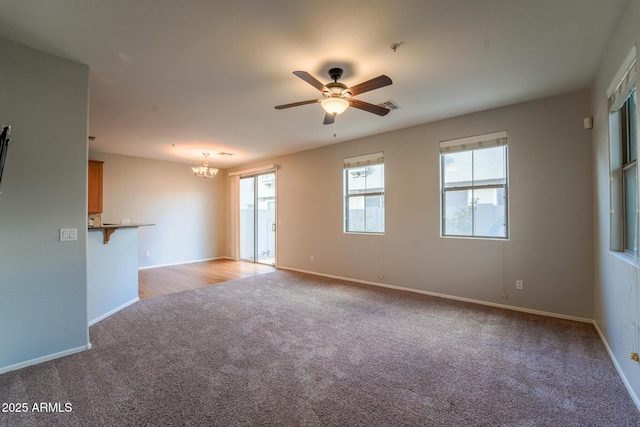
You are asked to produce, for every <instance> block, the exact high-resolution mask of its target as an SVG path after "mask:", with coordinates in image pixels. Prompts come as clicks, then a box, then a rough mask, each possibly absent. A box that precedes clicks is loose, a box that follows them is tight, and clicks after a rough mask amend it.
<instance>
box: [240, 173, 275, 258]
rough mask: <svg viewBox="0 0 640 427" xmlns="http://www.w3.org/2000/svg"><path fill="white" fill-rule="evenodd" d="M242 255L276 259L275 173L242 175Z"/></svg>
mask: <svg viewBox="0 0 640 427" xmlns="http://www.w3.org/2000/svg"><path fill="white" fill-rule="evenodd" d="M239 201H240V259H242V260H245V261H252V262H259V263H262V264H271V265H274V264H275V262H276V174H275V173H273V172H272V173H266V174H261V175H255V176H248V177H241V178H240V197H239Z"/></svg>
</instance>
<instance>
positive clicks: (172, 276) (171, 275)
mask: <svg viewBox="0 0 640 427" xmlns="http://www.w3.org/2000/svg"><path fill="white" fill-rule="evenodd" d="M271 271H275V267H273V266H271V265H265V264H256V263H252V262H243V261H233V260H229V259H216V260H212V261H203V262H193V263H189V264H180V265H171V266H168V267H156V268H147V269H143V270H138V296H139V297H140V299H144V298H151V297H156V296H159V295H166V294H171V293H174V292H181V291H186V290H188V289H196V288H201V287H203V286H209V285H215V284H216V283H220V282H228V281H229V280H234V279H240V278H243V277H249V276H255V275H258V274H264V273H269V272H271Z"/></svg>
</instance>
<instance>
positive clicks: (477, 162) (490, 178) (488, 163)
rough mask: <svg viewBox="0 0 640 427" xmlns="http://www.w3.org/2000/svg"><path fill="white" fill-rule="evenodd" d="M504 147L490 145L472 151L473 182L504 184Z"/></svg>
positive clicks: (478, 183) (505, 178)
mask: <svg viewBox="0 0 640 427" xmlns="http://www.w3.org/2000/svg"><path fill="white" fill-rule="evenodd" d="M505 157H506V147H505V146H502V147H491V148H483V149H479V150H474V151H473V184H474V185H491V184H505V183H506V180H507V169H506V162H505Z"/></svg>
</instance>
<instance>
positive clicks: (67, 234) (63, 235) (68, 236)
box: [60, 228, 78, 242]
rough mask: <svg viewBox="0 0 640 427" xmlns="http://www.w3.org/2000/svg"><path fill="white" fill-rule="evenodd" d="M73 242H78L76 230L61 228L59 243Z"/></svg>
mask: <svg viewBox="0 0 640 427" xmlns="http://www.w3.org/2000/svg"><path fill="white" fill-rule="evenodd" d="M73 240H78V229H77V228H61V229H60V241H61V242H71V241H73Z"/></svg>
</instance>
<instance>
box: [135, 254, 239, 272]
mask: <svg viewBox="0 0 640 427" xmlns="http://www.w3.org/2000/svg"><path fill="white" fill-rule="evenodd" d="M224 258H227V259H231V258H230V257H228V256H219V257H215V258H204V259H195V260H193V261H181V262H171V263H169V264H154V265H146V266H144V267H138V270H146V269H148V268H157V267H171V266H172V265H182V264H193V263H194V262H205V261H215V260H217V259H224Z"/></svg>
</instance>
